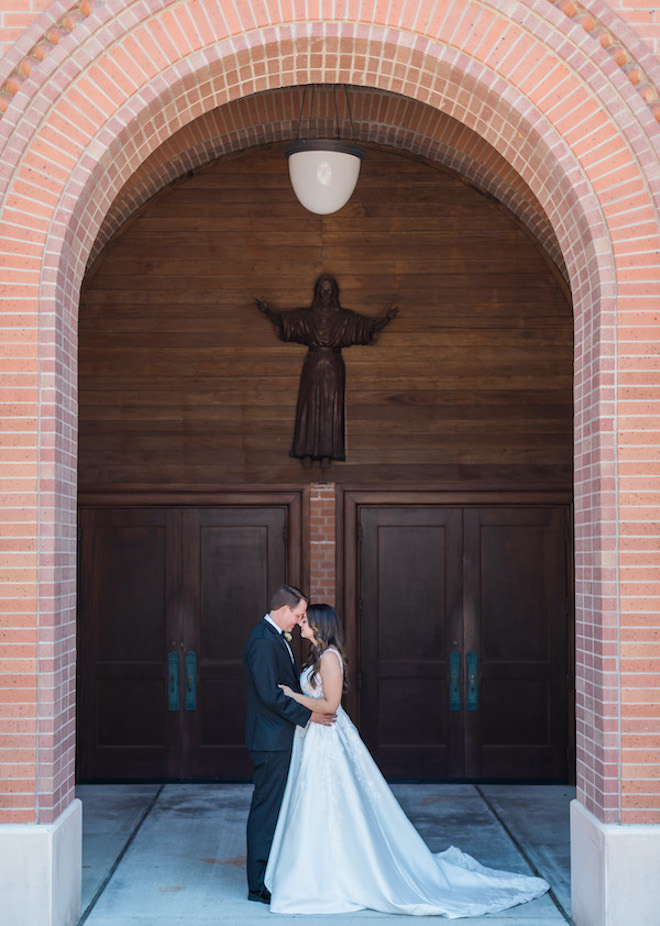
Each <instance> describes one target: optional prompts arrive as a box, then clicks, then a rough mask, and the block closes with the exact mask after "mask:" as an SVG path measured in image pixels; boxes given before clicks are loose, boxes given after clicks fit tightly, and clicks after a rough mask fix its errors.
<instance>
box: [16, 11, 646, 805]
mask: <svg viewBox="0 0 660 926" xmlns="http://www.w3.org/2000/svg"><path fill="white" fill-rule="evenodd" d="M592 8H593V15H591V16H586V18H585V15H584V14H585V11H589V10H592ZM635 9H636V8H635V7H633V6H632V5H627V6H626V7H625V8H624V7H623V6H622V7H621V11H622V12H625V13H626V14H628V13H630V14H631V15H630V17H629V18H630V20H631V22H632V21H636V20H635V17H633V16H632V13H633V12H634V10H635ZM67 10H68V6H67V5H65V4H64V5H58V4H55V5H54V6H52V7H50V8H49V10H48V11H47V12H45V13H43V14H42V15H40V16H37V18H35V19H34V21H33V22H32V25H30V26H29V28H28V31H27V32H24V33H22V35H21V36H20V37H19V38H18V39H17V40H16V42H15V44H14V45H11V47H9V45H8V44H7V43H9V42H11V41H13V40H14V38H15V32H11V31H5V32H4V38H5V43H6V44H5V46H4V47H5V49H6V54H5V57H4V59H3V62H2V64H3V67H4V71H3V72H2V81H4V83H2V81H0V83H1V87H0V114H2V115H1V118H0V145H1V146H2V150H1V151H0V165H1V168H0V189H1V190H2V204H1V208H2V215H1V217H0V228H1V232H0V234H1V236H2V240H1V241H0V245H1V246H0V259H1V260H2V270H1V272H0V280H1V283H0V295H1V296H2V300H3V302H2V320H1V322H0V331H2V338H3V345H2V352H1V355H0V363H1V366H0V372H1V374H2V380H1V388H2V389H3V392H2V396H1V398H2V401H3V402H4V405H3V423H2V430H1V432H0V463H1V469H0V476H1V478H2V516H1V517H2V522H1V523H2V528H1V529H0V543H1V544H2V549H3V557H2V564H1V566H0V609H1V610H0V634H1V638H2V647H3V649H2V660H3V661H2V664H1V665H0V686H2V687H0V692H1V693H0V765H1V768H2V772H1V773H0V775H1V779H2V780H1V781H0V820H2V821H3V822H9V821H38V822H48V821H49V820H51V819H53V818H54V817H56V816H57V815H58V813H59V812H61V810H62V809H63V808H64V807H66V806H67V803H68V801H69V800H70V796H71V792H72V785H73V756H74V731H73V699H74V678H75V673H74V658H73V657H74V596H75V550H74V518H75V478H76V477H75V471H76V457H75V427H76V405H75V402H76V395H75V383H76V369H75V362H76V360H75V357H76V307H77V300H78V293H79V289H80V285H81V283H82V279H83V275H84V271H85V265H86V263H87V259H88V256H89V254H90V253H91V252H92V249H93V246H94V241H95V239H96V236H97V233H98V231H99V229H100V228H101V227H102V223H103V220H104V217H105V216H106V215H107V214H108V213H109V212H110V210H111V206H112V203H113V202H114V200H115V198H116V196H117V194H118V193H119V192H120V191H121V190H122V188H123V187H124V186H125V185H126V184H128V183H129V182H130V180H131V177H133V175H134V174H135V172H136V171H138V170H140V168H141V166H142V165H143V164H144V163H145V161H146V160H147V159H148V158H149V157H150V156H151V155H152V154H153V153H154V152H155V151H156V150H157V149H158V147H159V146H160V145H161V144H163V145H167V143H168V141H169V139H170V138H171V137H172V136H174V135H176V133H177V132H178V131H180V130H181V129H182V128H183V126H184V125H187V124H189V123H193V122H194V120H196V119H199V118H202V117H203V116H204V115H205V114H206V113H208V112H210V111H211V110H213V109H215V108H216V107H219V106H224V105H226V104H228V103H230V102H231V101H233V100H241V99H242V98H243V97H247V96H248V95H250V94H254V93H258V92H260V91H266V90H275V89H277V88H279V87H281V86H287V85H292V84H302V83H307V82H321V83H323V82H325V83H332V82H346V83H349V84H356V85H366V86H370V87H373V88H375V89H377V90H380V91H383V92H385V93H388V94H398V95H401V96H403V97H407V98H409V99H411V100H414V101H416V102H417V103H420V104H425V105H426V106H427V107H430V108H431V109H433V110H437V111H441V112H443V113H445V114H446V115H447V116H450V117H451V118H453V119H454V120H455V121H456V122H457V123H460V124H461V125H463V126H465V127H466V128H467V129H469V131H470V133H473V134H474V135H477V136H480V137H481V138H483V139H484V140H485V142H486V143H487V144H488V145H489V146H490V147H491V148H492V149H493V150H494V151H495V152H496V153H497V155H498V157H499V158H500V159H501V163H505V164H507V165H509V167H510V169H511V171H512V172H513V174H514V175H515V176H517V177H519V178H520V179H521V181H522V182H523V184H524V186H525V188H527V189H529V190H530V191H531V193H532V194H533V197H534V199H535V201H538V203H539V204H540V206H541V208H542V210H543V213H544V214H545V215H546V216H547V219H548V221H549V223H550V225H551V227H552V233H553V235H554V236H555V238H556V241H557V243H558V246H559V248H560V250H561V254H562V256H563V261H564V263H565V268H566V274H567V277H568V279H569V280H570V283H571V287H572V291H573V300H574V304H575V327H576V358H575V366H576V383H575V402H576V428H575V451H576V587H577V592H576V594H577V629H576V640H577V669H578V678H577V685H578V693H577V713H578V779H579V780H578V786H579V796H580V799H581V800H582V801H583V803H584V804H585V805H586V806H587V807H588V808H589V809H590V810H592V811H593V812H594V813H595V814H596V815H597V816H598V817H599V818H600V819H601V820H604V821H607V822H616V821H622V822H647V823H651V822H660V804H659V802H658V786H657V779H658V776H657V769H658V765H660V739H659V738H658V733H659V730H658V705H659V704H660V654H659V653H658V652H657V646H658V644H657V639H658V634H659V633H660V619H659V618H658V613H659V612H660V609H659V608H658V601H659V597H658V584H657V581H656V578H655V577H656V574H657V566H658V558H659V552H658V550H659V548H660V543H658V539H659V534H660V532H659V531H658V522H657V517H656V510H657V507H658V481H657V480H658V469H659V465H660V453H659V451H658V445H659V444H660V440H659V433H658V415H657V409H658V404H657V403H658V391H657V390H658V387H657V385H656V384H657V382H658V374H659V370H658V360H657V357H658V343H659V342H660V330H659V326H658V319H657V303H658V290H659V288H660V268H659V259H658V254H659V253H660V241H659V240H658V218H657V196H658V184H657V177H658V176H659V175H660V172H659V170H658V151H659V149H660V142H659V135H658V133H659V131H660V129H659V127H658V121H657V117H658V115H659V114H660V110H659V107H658V97H657V82H658V81H657V74H658V62H657V58H656V57H654V55H653V54H652V52H651V50H650V46H649V45H648V44H645V43H644V42H643V41H642V39H641V38H640V34H638V33H636V32H635V31H634V30H633V29H632V26H631V25H630V24H629V23H625V22H623V20H621V19H619V18H618V17H617V16H616V15H615V14H614V12H613V10H612V8H611V7H610V8H608V7H607V6H606V5H605V4H604V3H598V4H597V3H595V2H594V3H589V4H582V5H572V4H571V3H568V2H558V3H555V4H552V3H550V2H549V0H524V2H523V0H520V2H518V3H513V4H512V3H506V4H505V3H501V4H500V3H498V2H495V0H493V2H492V3H490V4H487V3H481V2H480V3H477V2H474V3H470V2H466V0H447V2H445V3H443V4H436V3H435V2H431V0H422V2H420V3H414V4H407V3H406V4H404V5H403V6H402V5H389V6H388V5H385V6H382V5H380V4H369V3H366V4H365V3H352V2H347V3H346V6H345V8H343V9H342V11H341V14H342V15H341V19H340V20H338V21H335V22H331V21H326V19H325V14H324V8H321V7H320V6H319V7H317V6H316V5H315V4H314V3H312V4H311V5H309V7H308V15H309V16H310V21H305V20H303V19H297V18H296V16H297V15H299V14H298V10H297V8H295V7H292V8H291V9H289V8H288V7H287V9H286V10H284V11H283V13H282V15H283V16H284V21H282V22H280V19H279V17H280V15H281V14H280V4H275V3H271V4H260V5H259V6H256V5H255V6H254V7H252V6H251V5H250V4H247V3H246V4H242V5H240V6H235V5H233V4H232V5H229V4H223V5H222V7H218V6H217V5H209V6H207V4H206V3H205V2H204V0H202V2H195V3H193V2H190V3H189V2H185V0H184V2H181V3H177V4H172V5H167V4H162V5H158V4H143V5H129V4H127V3H125V2H123V0H108V2H106V3H103V4H101V3H98V4H97V5H94V3H93V0H90V2H89V3H83V4H81V5H80V6H79V7H76V8H73V12H71V13H70V14H67ZM219 11H220V12H219ZM14 12H16V11H14ZM37 12H38V10H37V7H32V8H31V9H30V11H29V15H30V16H34V15H36V14H37ZM19 14H20V11H19ZM65 14H67V15H65ZM596 14H597V15H596ZM655 15H656V14H655V11H653V16H655ZM388 17H390V19H389V20H388ZM646 18H647V20H648V16H647V17H646ZM10 19H11V17H8V16H7V15H6V14H5V15H4V19H2V20H1V21H0V26H1V27H2V28H4V29H5V30H9V23H10ZM287 20H289V21H287ZM653 25H654V23H653V22H648V21H647V22H646V25H645V26H644V24H642V26H643V27H644V28H648V29H651V26H653ZM640 28H641V27H640ZM53 30H54V31H53ZM653 41H654V39H653ZM427 111H428V110H427ZM401 112H402V110H401V109H398V108H397V107H396V106H393V107H391V109H390V110H389V115H388V116H387V119H388V120H389V124H388V125H387V126H386V127H385V131H386V132H387V133H390V134H389V135H388V137H389V138H390V139H391V142H392V143H393V144H395V145H396V144H397V143H398V142H397V138H398V137H399V136H398V135H397V131H401V132H403V134H405V133H406V132H407V131H408V130H410V129H411V125H401V119H400V116H401ZM404 118H405V116H404ZM260 125H261V128H262V130H263V131H262V134H261V136H259V137H261V138H263V139H264V140H268V138H269V137H276V132H277V131H279V130H280V128H278V127H279V126H280V125H281V113H277V112H265V115H264V118H263V119H262V120H261V123H260ZM271 126H272V128H271ZM248 129H249V127H248ZM415 131H416V132H417V133H418V138H417V142H419V144H420V145H423V144H425V143H426V138H425V131H426V129H424V128H423V122H422V123H420V124H418V128H417V129H416V130H415ZM271 132H272V134H269V133H271ZM250 137H251V136H250V134H249V131H248V133H247V135H246V136H245V138H246V140H247V141H249V140H250ZM465 137H467V136H465ZM417 142H414V143H417ZM164 150H166V149H164ZM464 153H465V154H466V155H469V154H470V153H471V152H469V151H467V150H466V151H465V152H464ZM475 154H476V157H477V158H478V154H479V152H478V150H477V151H476V152H475ZM511 186H512V187H515V184H514V183H512V184H511ZM530 202H532V200H530ZM330 491H331V487H322V486H318V487H316V489H315V490H314V492H313V497H312V498H311V499H310V518H311V519H312V520H313V522H314V526H313V536H312V544H313V547H312V593H313V595H315V596H316V595H318V596H323V597H326V596H329V595H330V594H331V593H332V579H331V575H332V573H331V566H330V562H331V560H332V561H334V553H333V554H332V555H330V548H331V547H332V540H331V525H330V524H329V523H324V519H325V518H326V517H328V518H329V517H331V516H330V515H326V514H325V513H324V512H325V506H326V504H329V503H330V499H329V498H328V496H327V494H326V493H329V492H330ZM314 544H315V546H314Z"/></svg>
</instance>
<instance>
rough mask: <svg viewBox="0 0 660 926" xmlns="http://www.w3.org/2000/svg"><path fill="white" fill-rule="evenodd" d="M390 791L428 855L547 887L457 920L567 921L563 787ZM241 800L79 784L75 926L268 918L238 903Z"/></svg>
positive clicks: (167, 925) (231, 789)
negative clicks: (525, 876)
mask: <svg viewBox="0 0 660 926" xmlns="http://www.w3.org/2000/svg"><path fill="white" fill-rule="evenodd" d="M393 790H394V792H395V794H396V796H397V798H398V800H399V801H400V803H401V805H402V806H403V808H404V810H405V811H406V813H407V814H408V816H409V817H410V819H411V820H412V821H413V823H414V824H415V826H416V827H417V829H418V830H419V832H420V833H421V834H422V836H423V837H424V839H425V840H426V842H427V843H428V845H429V847H430V848H431V849H432V850H433V851H434V852H438V851H440V850H441V849H444V848H446V847H447V846H448V845H450V844H453V845H456V846H458V847H460V848H461V849H464V850H465V851H466V852H469V853H470V854H471V855H474V856H475V857H476V858H477V859H478V860H479V861H480V862H482V863H483V864H485V865H488V866H490V867H493V868H504V869H509V870H511V871H520V872H532V873H534V874H539V875H541V876H542V877H544V878H545V879H546V880H547V881H548V882H549V883H550V885H551V891H550V893H549V894H546V895H545V896H544V897H541V898H539V899H538V900H535V901H533V902H532V903H530V904H525V905H523V906H521V907H515V908H513V909H512V910H509V911H507V912H506V913H505V914H499V915H491V916H484V917H473V918H470V919H469V920H468V919H466V920H465V921H464V922H466V923H467V922H470V923H474V924H477V923H484V924H486V923H488V924H490V926H559V924H565V923H567V922H570V852H569V824H568V820H569V816H568V815H569V803H570V801H571V799H572V798H573V797H574V789H573V788H570V787H567V786H561V785H553V786H541V785H525V786H519V785H478V786H474V785H446V784H445V785H431V784H399V785H394V786H393ZM251 793H252V787H251V785H245V784H195V785H188V784H168V785H82V786H79V787H78V789H77V795H78V797H79V798H80V799H81V800H82V802H83V915H82V917H81V919H80V921H79V926H82V924H83V923H86V924H87V926H219V924H222V926H234V924H236V926H247V924H252V923H255V924H258V923H266V922H267V921H269V918H270V917H271V916H276V915H275V914H271V913H270V911H269V909H268V907H266V906H262V905H261V904H254V903H248V902H247V900H246V893H247V888H246V881H245V822H246V819H247V812H248V808H249V804H250V797H251ZM296 920H297V921H298V922H300V917H295V916H277V922H278V923H279V922H282V923H287V922H293V921H296ZM270 922H272V920H270ZM304 922H305V924H306V926H307V924H308V923H309V924H312V923H323V924H324V926H338V924H339V923H341V924H342V926H349V924H358V923H362V922H364V924H365V926H377V924H386V923H387V924H391V926H394V924H398V923H406V924H407V926H411V918H410V917H405V916H391V915H386V914H382V913H375V912H372V911H363V912H361V913H358V914H352V915H343V916H335V915H328V916H324V917H318V916H306V917H305V918H304ZM458 922H463V920H459V921H458Z"/></svg>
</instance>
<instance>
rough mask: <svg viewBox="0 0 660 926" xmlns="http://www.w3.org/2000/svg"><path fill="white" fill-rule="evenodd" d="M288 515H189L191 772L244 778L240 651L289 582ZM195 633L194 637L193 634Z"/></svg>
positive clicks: (278, 511)
mask: <svg viewBox="0 0 660 926" xmlns="http://www.w3.org/2000/svg"><path fill="white" fill-rule="evenodd" d="M286 528H287V510H286V508H285V507H281V508H274V507H268V508H218V509H207V510H204V511H190V512H187V513H186V530H185V538H186V540H185V548H186V555H187V557H188V558H189V564H190V565H189V569H188V570H187V576H188V590H187V591H188V595H189V596H190V599H191V615H193V619H192V620H191V621H189V623H188V627H189V633H190V634H191V636H190V639H189V640H188V641H187V642H186V647H188V646H190V647H191V648H192V649H193V650H195V651H196V653H197V672H198V675H197V678H198V697H197V707H196V710H195V711H194V712H193V713H191V714H190V717H189V723H188V724H187V726H186V732H187V741H186V759H185V766H186V769H187V774H188V775H189V776H192V777H202V778H206V777H213V776H219V777H223V778H236V777H247V776H248V775H249V774H250V762H249V757H248V754H247V752H246V750H245V748H244V741H245V727H244V725H245V685H244V681H243V648H244V646H245V641H246V639H247V638H248V636H249V634H250V631H251V629H252V627H253V626H254V625H255V624H256V622H257V621H258V620H259V619H260V618H261V617H263V612H264V607H265V604H266V603H267V602H268V600H269V598H270V595H271V593H272V591H273V589H275V588H277V586H279V585H282V584H283V583H284V582H285V581H286V565H287V564H286ZM193 635H194V636H193Z"/></svg>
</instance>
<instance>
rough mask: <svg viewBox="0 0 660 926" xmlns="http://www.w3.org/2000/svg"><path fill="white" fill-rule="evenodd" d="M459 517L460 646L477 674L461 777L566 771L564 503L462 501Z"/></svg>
mask: <svg viewBox="0 0 660 926" xmlns="http://www.w3.org/2000/svg"><path fill="white" fill-rule="evenodd" d="M464 525H465V537H464V549H465V571H464V614H465V626H466V639H465V646H466V652H467V651H472V652H475V653H476V654H477V657H478V676H479V708H478V710H476V711H471V712H468V713H467V714H466V758H467V774H468V777H474V778H490V777H498V778H513V779H526V778H530V779H534V778H542V779H549V780H558V779H562V780H565V779H566V777H567V774H568V769H567V744H568V729H567V724H568V704H567V699H568V684H567V673H568V668H567V651H568V639H567V634H568V613H567V609H568V561H567V552H568V525H567V512H566V509H564V508H557V507H547V508H473V509H466V511H465V516H464ZM522 747H524V750H522V752H523V753H524V754H521V749H522ZM507 753H508V754H509V756H510V758H509V761H508V762H507V761H506V755H507Z"/></svg>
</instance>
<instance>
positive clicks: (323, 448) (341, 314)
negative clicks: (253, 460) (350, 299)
mask: <svg viewBox="0 0 660 926" xmlns="http://www.w3.org/2000/svg"><path fill="white" fill-rule="evenodd" d="M256 304H257V306H258V308H259V311H260V312H263V314H264V315H265V316H266V317H267V318H269V319H270V321H271V322H272V323H273V325H274V327H275V330H276V332H277V336H278V337H279V338H280V340H281V341H295V342H296V343H298V344H306V345H307V348H308V350H307V354H306V356H305V360H304V363H303V368H302V374H301V376H300V386H299V389H298V408H297V411H296V424H295V429H294V433H293V445H292V447H291V450H290V451H289V456H292V457H298V458H299V459H301V460H302V462H303V466H311V465H312V461H313V460H320V462H321V466H323V467H327V466H329V465H330V461H331V460H345V459H346V452H345V447H344V429H345V423H344V390H345V380H346V372H345V368H344V360H343V357H342V355H341V350H342V347H350V346H351V345H352V344H373V342H374V340H375V339H376V336H377V334H378V332H379V331H381V330H382V329H383V328H384V327H385V325H387V324H388V323H389V322H390V321H391V320H392V319H393V318H395V317H396V315H397V314H398V311H399V310H398V308H397V307H396V306H390V308H389V309H388V310H387V312H386V313H385V314H384V315H379V316H375V317H373V316H372V317H369V316H368V315H360V314H359V313H358V312H353V311H352V310H351V309H345V308H343V307H342V306H341V305H340V302H339V286H338V285H337V281H336V280H335V278H334V277H332V276H320V277H319V278H318V280H317V281H316V284H315V286H314V301H313V302H312V304H311V306H309V308H304V309H292V310H290V311H288V312H273V311H272V309H271V308H270V306H269V305H268V303H267V302H266V300H265V299H257V300H256Z"/></svg>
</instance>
